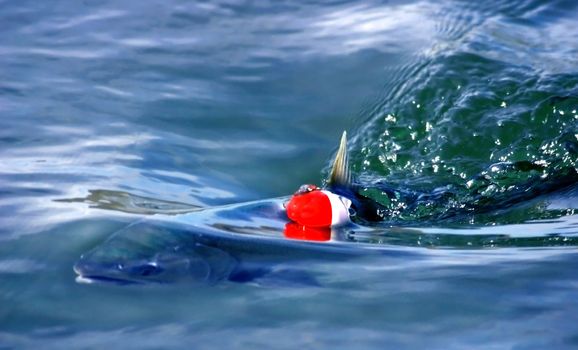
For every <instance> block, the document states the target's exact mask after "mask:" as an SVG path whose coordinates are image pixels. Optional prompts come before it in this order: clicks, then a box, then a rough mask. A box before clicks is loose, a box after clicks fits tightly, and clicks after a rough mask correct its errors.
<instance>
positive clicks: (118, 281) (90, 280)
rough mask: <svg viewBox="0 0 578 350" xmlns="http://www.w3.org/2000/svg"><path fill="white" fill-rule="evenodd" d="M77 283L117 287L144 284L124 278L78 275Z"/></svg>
mask: <svg viewBox="0 0 578 350" xmlns="http://www.w3.org/2000/svg"><path fill="white" fill-rule="evenodd" d="M75 281H76V282H77V283H80V284H115V285H122V286H125V285H132V284H142V282H137V281H130V280H127V279H122V278H115V277H108V276H90V275H87V276H85V275H78V276H76V279H75Z"/></svg>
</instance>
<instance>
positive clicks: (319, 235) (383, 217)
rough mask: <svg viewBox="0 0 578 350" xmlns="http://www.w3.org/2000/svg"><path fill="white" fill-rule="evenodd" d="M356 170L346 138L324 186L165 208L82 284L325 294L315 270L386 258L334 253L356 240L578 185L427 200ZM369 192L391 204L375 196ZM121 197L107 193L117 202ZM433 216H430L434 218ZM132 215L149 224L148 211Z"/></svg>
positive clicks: (114, 240) (97, 256) (101, 250)
mask: <svg viewBox="0 0 578 350" xmlns="http://www.w3.org/2000/svg"><path fill="white" fill-rule="evenodd" d="M350 166H351V165H350V162H349V154H348V149H347V133H346V132H345V131H344V132H343V134H342V136H341V140H340V143H339V148H338V150H337V152H336V156H335V159H334V161H333V163H332V166H331V170H330V172H329V175H328V177H327V179H326V181H325V183H324V184H323V185H322V186H317V185H313V184H305V185H302V186H300V187H299V188H298V190H297V191H296V192H295V193H294V194H293V195H291V196H286V197H281V198H274V199H266V200H260V201H255V202H248V203H241V204H235V205H228V206H221V207H213V208H184V209H183V208H180V207H179V210H178V211H176V212H174V211H172V210H170V208H165V206H163V205H157V206H158V207H159V208H161V209H162V211H159V212H158V213H156V214H155V215H152V216H150V217H145V218H143V219H141V220H139V221H137V222H136V223H133V224H131V225H128V226H127V227H125V228H123V229H121V230H120V231H118V232H116V233H114V234H112V235H111V236H110V237H109V238H108V239H107V240H106V241H104V242H103V243H101V244H100V245H97V246H96V247H94V248H93V249H92V250H90V251H88V252H86V253H84V254H82V255H81V257H80V259H78V261H77V262H76V263H75V264H74V266H73V269H74V271H75V272H76V274H77V281H78V282H84V283H114V284H143V283H144V284H148V283H160V284H166V283H180V282H185V281H186V282H189V283H200V284H205V285H214V284H218V283H228V282H231V283H245V284H254V285H259V286H299V287H305V286H307V287H317V286H320V282H319V281H318V278H317V276H316V275H315V273H314V272H312V271H311V269H310V266H309V264H310V263H313V262H326V261H327V262H336V261H339V262H343V261H347V260H348V259H351V258H354V257H356V256H367V254H372V253H376V252H377V250H368V249H362V248H359V249H355V248H353V247H352V246H351V245H343V244H339V243H337V244H333V243H334V242H336V241H337V242H342V241H345V240H348V239H349V238H347V237H352V236H354V234H355V231H359V229H363V228H364V227H366V226H371V225H378V226H379V225H386V226H387V227H393V228H395V227H399V228H395V232H397V233H399V235H404V234H407V233H412V232H413V231H411V230H412V229H411V225H415V224H416V222H417V223H419V224H420V225H425V224H428V223H439V222H443V220H454V221H455V220H459V219H460V218H462V217H467V215H471V214H472V213H476V214H478V213H484V212H495V211H500V210H507V209H508V208H511V207H512V206H515V205H527V204H526V202H527V201H529V200H533V199H535V198H539V197H540V196H544V195H545V194H548V193H554V192H556V191H558V190H560V189H564V188H568V187H572V186H575V185H576V184H577V183H578V175H577V174H576V170H575V169H567V168H562V167H559V168H558V171H557V172H556V173H555V174H552V175H551V176H549V177H547V178H545V179H544V178H543V177H541V176H538V177H536V176H535V174H534V173H537V174H540V171H541V170H542V168H541V165H540V164H536V163H530V162H516V163H498V164H493V165H491V174H498V175H499V177H494V178H492V177H491V176H489V175H488V173H484V172H482V174H480V175H479V176H476V177H474V178H473V179H471V186H469V187H468V188H464V189H461V192H460V191H459V189H456V188H452V187H451V186H444V187H440V188H435V189H433V190H432V191H429V192H426V191H421V190H416V189H411V188H400V187H397V188H396V187H394V186H392V185H391V184H388V183H386V182H377V183H370V184H367V183H363V182H360V181H359V180H358V179H357V178H356V176H354V175H353V174H352V172H351V167H350ZM519 172H522V173H524V174H526V173H529V174H531V175H532V176H529V177H527V178H529V179H530V180H529V181H525V182H522V183H517V184H516V185H515V186H510V187H508V188H512V190H510V191H507V192H505V193H501V192H498V193H494V194H493V197H492V198H490V197H488V196H487V195H485V193H486V192H487V191H488V190H489V189H490V188H492V186H495V184H496V181H502V180H503V179H506V180H509V178H508V176H509V175H510V176H511V177H512V178H514V179H517V177H516V176H513V175H512V174H514V175H516V174H517V173H519ZM504 181H505V180H504ZM468 183H470V181H468ZM368 189H369V190H371V191H377V192H379V193H380V194H382V197H383V198H384V199H383V198H382V200H376V199H375V198H372V197H371V196H369V195H367V193H371V191H368ZM111 196H113V197H114V194H113V193H107V196H106V198H107V202H110V197H111ZM124 197H126V196H123V198H124ZM95 200H96V201H97V202H98V198H96V197H94V198H93V197H91V198H90V203H91V205H96V206H97V207H98V203H96V204H95V203H94V201H95ZM78 201H79V199H75V200H74V202H78ZM140 201H145V202H146V201H147V199H145V198H141V199H140ZM131 202H132V201H131ZM399 203H403V206H400V205H399ZM423 208H428V211H427V212H426V213H425V214H422V213H421V209H423ZM136 209H138V208H136ZM185 209H186V210H185ZM183 210H185V212H182V211H183ZM187 211H188V212H187ZM131 212H134V213H139V214H142V210H140V209H139V210H132V211H131ZM428 220H429V221H428ZM404 225H408V226H409V228H403V226H404ZM414 231H415V230H414ZM366 232H367V231H366ZM369 232H370V231H369ZM413 234H414V235H415V234H416V233H415V232H413ZM418 234H421V233H420V232H418Z"/></svg>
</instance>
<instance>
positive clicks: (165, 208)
mask: <svg viewBox="0 0 578 350" xmlns="http://www.w3.org/2000/svg"><path fill="white" fill-rule="evenodd" d="M56 201H58V202H63V203H85V204H88V205H89V206H90V207H91V208H96V209H107V210H115V211H121V212H125V213H130V214H142V215H151V214H165V215H176V214H183V213H189V212H191V211H195V210H199V209H201V207H198V206H194V205H190V204H184V203H178V202H170V201H161V200H158V199H154V198H148V197H141V196H137V195H132V194H130V193H126V192H120V191H107V190H90V191H89V195H88V196H86V197H85V198H70V199H59V200H56Z"/></svg>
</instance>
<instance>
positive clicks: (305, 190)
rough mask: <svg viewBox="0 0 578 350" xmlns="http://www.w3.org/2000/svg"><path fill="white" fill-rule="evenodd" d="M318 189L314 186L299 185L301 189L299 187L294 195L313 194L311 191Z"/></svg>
mask: <svg viewBox="0 0 578 350" xmlns="http://www.w3.org/2000/svg"><path fill="white" fill-rule="evenodd" d="M319 189H320V188H319V187H317V186H315V185H309V184H306V185H301V187H299V189H298V190H297V192H295V194H296V195H298V194H305V193H309V192H313V191H317V190H319Z"/></svg>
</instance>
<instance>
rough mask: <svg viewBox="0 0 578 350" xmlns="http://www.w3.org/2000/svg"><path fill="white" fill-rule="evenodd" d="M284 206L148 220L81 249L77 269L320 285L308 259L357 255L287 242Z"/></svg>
mask: <svg viewBox="0 0 578 350" xmlns="http://www.w3.org/2000/svg"><path fill="white" fill-rule="evenodd" d="M282 203H283V199H274V200H264V201H258V202H251V203H245V204H239V205H235V206H225V207H216V208H211V209H206V210H203V211H196V212H192V213H189V214H181V215H176V216H165V215H155V216H153V217H150V218H145V219H143V220H140V221H138V222H136V223H134V224H131V225H129V226H127V227H125V228H123V229H121V230H120V231H118V232H116V233H114V234H113V235H112V236H111V237H109V238H108V239H107V240H106V241H105V242H103V243H101V244H100V245H98V246H97V247H95V248H94V249H92V250H91V251H89V252H87V253H85V254H83V255H82V256H81V257H80V259H79V260H78V261H77V262H76V264H75V265H74V271H75V272H76V273H77V275H78V281H79V282H86V283H95V282H101V283H102V282H104V283H115V284H135V283H137V284H143V283H144V284H150V283H155V284H157V283H161V284H164V283H193V284H205V285H206V284H208V285H213V284H217V283H222V282H238V283H252V284H256V285H260V286H290V287H292V286H297V287H303V286H307V287H311V286H318V285H319V284H318V282H317V280H316V278H315V276H313V275H312V274H311V273H310V272H309V271H308V270H307V264H308V262H310V261H312V260H316V261H319V260H324V259H339V260H341V259H343V258H345V257H350V256H351V255H352V253H353V252H351V251H349V250H348V249H343V248H329V249H324V250H323V252H320V251H319V250H318V248H317V246H316V245H315V244H314V243H311V244H309V243H307V242H302V241H301V242H299V241H291V240H286V239H284V238H283V236H282V235H281V236H280V235H279V234H280V232H283V229H284V225H285V223H286V222H287V219H286V218H285V216H284V210H283V206H282ZM216 220H218V221H219V222H218V223H217V222H216ZM257 220H258V221H259V222H260V223H261V225H258V226H256V225H255V224H254V222H255V221H257Z"/></svg>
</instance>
